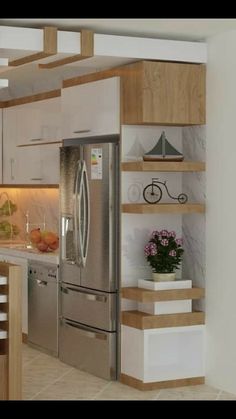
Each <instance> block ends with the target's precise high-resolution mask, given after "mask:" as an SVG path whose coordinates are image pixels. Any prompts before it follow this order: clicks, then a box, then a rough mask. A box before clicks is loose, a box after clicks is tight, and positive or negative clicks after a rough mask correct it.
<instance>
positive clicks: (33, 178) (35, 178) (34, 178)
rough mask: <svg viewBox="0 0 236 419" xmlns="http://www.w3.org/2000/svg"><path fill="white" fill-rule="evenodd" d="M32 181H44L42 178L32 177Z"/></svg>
mask: <svg viewBox="0 0 236 419" xmlns="http://www.w3.org/2000/svg"><path fill="white" fill-rule="evenodd" d="M30 180H43V178H42V177H32V178H31V179H30Z"/></svg>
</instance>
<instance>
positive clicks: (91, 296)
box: [61, 286, 107, 303]
mask: <svg viewBox="0 0 236 419" xmlns="http://www.w3.org/2000/svg"><path fill="white" fill-rule="evenodd" d="M61 291H62V292H64V294H68V293H69V291H73V292H78V293H79V294H80V295H81V296H82V297H85V298H86V300H90V301H100V302H103V303H106V301H107V297H106V296H105V295H99V294H92V293H88V292H84V291H80V290H77V289H76V288H72V287H63V286H61Z"/></svg>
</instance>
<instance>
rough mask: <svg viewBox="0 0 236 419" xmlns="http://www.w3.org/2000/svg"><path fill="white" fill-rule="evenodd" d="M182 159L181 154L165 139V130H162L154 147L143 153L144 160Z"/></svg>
mask: <svg viewBox="0 0 236 419" xmlns="http://www.w3.org/2000/svg"><path fill="white" fill-rule="evenodd" d="M183 159H184V156H183V154H182V153H180V152H179V151H178V150H176V148H174V147H173V146H172V145H171V144H170V143H169V141H168V140H167V139H166V136H165V131H162V134H161V136H160V138H159V140H158V142H157V144H156V145H155V147H153V148H152V149H151V150H150V151H148V152H147V153H145V154H144V155H143V160H144V161H181V160H183Z"/></svg>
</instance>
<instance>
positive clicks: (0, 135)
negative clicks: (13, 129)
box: [0, 109, 3, 183]
mask: <svg viewBox="0 0 236 419" xmlns="http://www.w3.org/2000/svg"><path fill="white" fill-rule="evenodd" d="M2 112H3V110H2V109H0V183H2Z"/></svg>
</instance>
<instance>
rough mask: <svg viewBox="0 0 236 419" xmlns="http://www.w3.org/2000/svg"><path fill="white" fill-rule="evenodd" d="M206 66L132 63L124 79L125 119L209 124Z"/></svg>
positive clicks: (168, 123)
mask: <svg viewBox="0 0 236 419" xmlns="http://www.w3.org/2000/svg"><path fill="white" fill-rule="evenodd" d="M205 70H206V68H205V66H204V65H201V64H188V63H171V62H152V61H142V62H139V63H134V64H130V65H129V66H127V67H126V72H125V74H124V77H123V83H122V123H123V124H134V125H137V124H157V125H201V124H205V97H206V92H205Z"/></svg>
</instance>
